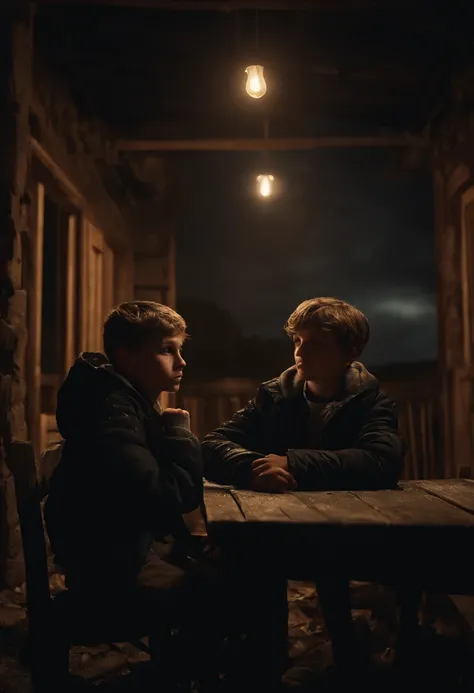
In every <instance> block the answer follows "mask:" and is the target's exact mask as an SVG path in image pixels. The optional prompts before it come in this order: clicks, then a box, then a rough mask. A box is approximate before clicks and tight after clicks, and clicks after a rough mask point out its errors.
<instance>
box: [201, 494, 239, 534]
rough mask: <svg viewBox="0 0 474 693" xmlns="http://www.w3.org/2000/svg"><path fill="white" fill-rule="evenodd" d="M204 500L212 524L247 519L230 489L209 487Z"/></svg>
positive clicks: (209, 521)
mask: <svg viewBox="0 0 474 693" xmlns="http://www.w3.org/2000/svg"><path fill="white" fill-rule="evenodd" d="M204 500H205V504H206V512H207V520H208V523H209V524H210V525H212V524H213V523H217V522H243V521H244V519H245V518H244V516H243V515H242V513H241V511H240V509H239V506H238V504H237V503H236V502H235V500H234V498H233V497H232V494H231V493H230V491H227V490H222V489H220V488H219V489H218V488H212V487H210V488H209V487H208V488H206V489H205V492H204Z"/></svg>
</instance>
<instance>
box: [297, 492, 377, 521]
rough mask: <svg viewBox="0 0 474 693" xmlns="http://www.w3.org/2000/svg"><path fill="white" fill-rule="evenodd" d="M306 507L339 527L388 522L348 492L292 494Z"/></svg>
mask: <svg viewBox="0 0 474 693" xmlns="http://www.w3.org/2000/svg"><path fill="white" fill-rule="evenodd" d="M292 495H295V496H297V498H298V499H299V500H300V501H302V502H303V503H305V504H306V505H308V507H310V508H312V509H314V510H316V511H318V512H319V513H322V514H323V515H324V516H325V517H326V518H327V519H328V521H329V522H334V523H336V524H340V525H346V524H348V523H350V524H351V525H352V524H364V525H365V524H369V525H387V524H389V521H388V520H387V518H386V517H385V516H384V515H381V514H380V512H379V511H378V510H375V509H374V508H371V507H370V506H369V505H367V503H365V502H364V501H362V500H361V499H360V498H358V497H357V496H355V495H354V494H353V493H351V492H350V491H336V492H332V491H320V492H318V493H305V492H303V491H299V492H296V493H295V494H292Z"/></svg>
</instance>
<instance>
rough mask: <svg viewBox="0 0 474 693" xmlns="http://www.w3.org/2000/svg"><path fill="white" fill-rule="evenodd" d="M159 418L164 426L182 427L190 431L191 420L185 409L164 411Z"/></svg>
mask: <svg viewBox="0 0 474 693" xmlns="http://www.w3.org/2000/svg"><path fill="white" fill-rule="evenodd" d="M161 416H162V417H163V419H162V420H163V425H164V426H182V427H183V428H187V429H188V431H189V430H190V429H191V419H190V416H189V412H188V411H186V410H185V409H165V410H164V411H163V412H162V414H161Z"/></svg>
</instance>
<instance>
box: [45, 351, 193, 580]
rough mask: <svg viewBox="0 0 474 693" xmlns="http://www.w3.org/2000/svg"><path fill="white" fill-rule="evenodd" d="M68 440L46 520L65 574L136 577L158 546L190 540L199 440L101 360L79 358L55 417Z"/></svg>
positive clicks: (88, 356)
mask: <svg viewBox="0 0 474 693" xmlns="http://www.w3.org/2000/svg"><path fill="white" fill-rule="evenodd" d="M56 418H57V423H58V427H59V432H60V433H61V435H62V437H63V439H64V441H65V442H64V446H63V450H62V454H61V459H60V462H59V464H58V466H57V468H56V469H55V471H54V472H53V475H52V477H51V480H50V487H49V495H48V498H47V501H46V505H45V520H46V526H47V530H48V535H49V538H50V541H51V546H52V549H53V552H54V553H55V556H56V561H57V562H58V563H59V564H60V565H62V566H63V567H64V568H66V570H68V569H70V570H71V571H73V570H77V569H79V570H81V571H84V570H88V568H87V566H90V568H91V570H92V571H94V572H96V573H98V572H101V571H102V572H106V573H109V572H110V571H111V572H112V573H114V574H115V577H117V576H119V575H120V574H121V575H122V576H124V575H125V574H126V573H128V574H129V575H130V576H132V575H134V574H136V573H137V572H138V571H139V569H140V567H141V565H142V563H143V560H144V559H145V556H146V554H147V551H148V549H149V546H150V543H151V541H152V540H153V539H160V538H163V537H164V536H165V535H168V534H174V535H175V536H179V535H184V534H185V533H186V529H185V525H184V523H183V520H182V517H181V515H182V513H185V512H189V511H191V510H194V509H195V508H196V507H198V505H200V504H201V502H202V496H203V490H202V463H201V452H200V445H199V441H198V440H197V439H196V438H195V437H194V436H193V435H192V433H190V431H188V430H187V429H185V428H181V427H174V428H169V429H166V428H165V427H164V426H163V424H162V421H161V416H160V414H159V412H158V411H157V410H156V409H155V408H154V407H153V405H152V403H151V402H149V401H148V400H147V399H146V398H145V397H143V396H142V395H141V394H140V393H139V392H138V391H137V390H136V389H134V388H133V387H132V385H131V384H130V383H129V382H128V381H127V380H125V379H124V378H122V377H121V376H120V375H119V374H117V373H116V372H115V371H114V369H113V367H112V366H111V364H110V363H108V361H107V360H106V358H105V357H104V356H103V355H102V354H81V355H80V356H79V358H78V359H77V361H76V363H75V364H74V365H73V367H72V368H71V370H70V371H69V374H68V376H67V378H66V380H65V381H64V383H63V385H62V387H61V389H60V391H59V395H58V406H57V412H56Z"/></svg>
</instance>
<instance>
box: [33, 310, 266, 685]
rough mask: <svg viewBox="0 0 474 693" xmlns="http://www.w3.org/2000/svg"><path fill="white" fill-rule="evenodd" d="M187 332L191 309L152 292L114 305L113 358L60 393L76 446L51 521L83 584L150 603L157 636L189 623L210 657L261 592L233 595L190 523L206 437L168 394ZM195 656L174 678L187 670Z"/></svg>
mask: <svg viewBox="0 0 474 693" xmlns="http://www.w3.org/2000/svg"><path fill="white" fill-rule="evenodd" d="M185 336H186V325H185V322H184V320H183V318H182V317H181V316H180V315H178V314H177V313H176V312H175V311H173V310H172V309H171V308H168V307H167V306H163V305H160V304H157V303H153V302H148V301H140V302H130V303H124V304H121V305H119V306H117V307H116V308H115V309H113V310H112V312H111V313H110V314H109V316H108V317H107V319H106V321H105V324H104V349H105V354H106V356H104V355H103V354H96V353H84V354H81V355H80V356H79V358H78V359H77V361H76V362H75V364H74V365H73V366H72V368H71V370H70V371H69V373H68V376H67V378H66V380H65V381H64V383H63V385H62V387H61V389H60V392H59V395H58V405H57V422H58V427H59V431H60V433H61V435H62V437H63V439H64V444H63V449H62V454H61V459H60V462H59V464H58V466H57V467H56V469H55V471H54V472H53V475H52V478H51V480H50V492H49V496H48V498H47V501H46V506H45V519H46V525H47V530H48V535H49V538H50V542H51V546H52V549H53V552H54V554H55V559H56V563H57V564H59V565H60V566H61V567H62V568H63V569H64V571H65V574H66V584H67V587H68V589H69V591H70V592H71V593H74V594H76V596H77V597H78V599H79V600H81V599H82V600H83V603H85V604H88V605H89V607H90V604H96V606H97V611H98V612H99V611H101V610H105V606H106V604H105V602H107V604H109V603H110V614H111V618H112V616H115V615H117V616H118V618H119V621H120V620H121V612H122V610H123V609H125V606H124V604H135V605H137V604H138V605H139V609H138V610H139V611H140V612H142V611H143V614H144V616H145V618H147V619H149V622H150V624H151V627H152V634H153V628H154V627H156V629H157V632H156V635H157V637H158V636H159V633H160V632H161V629H163V630H164V631H166V630H167V624H170V625H171V626H173V625H174V626H176V625H178V626H181V625H182V624H185V627H184V630H187V632H188V633H189V632H190V630H189V629H190V628H191V629H194V631H193V632H194V634H195V635H194V636H193V637H194V640H195V641H194V642H193V647H192V650H193V652H194V653H195V661H196V659H197V660H199V661H201V660H202V657H201V655H203V652H205V651H206V650H207V652H212V644H211V642H210V640H211V639H212V638H217V640H219V637H220V636H219V635H218V634H217V630H218V626H219V627H220V626H222V628H226V627H227V624H226V623H220V622H219V618H220V617H221V618H222V619H224V618H227V617H228V616H227V615H228V614H229V612H230V611H231V610H232V607H233V606H235V604H236V601H237V597H239V596H240V595H242V604H243V606H242V608H241V609H240V607H237V608H236V610H237V611H238V610H239V609H240V610H241V611H242V613H245V606H246V604H248V605H249V608H251V606H252V605H251V603H250V602H251V599H250V597H251V594H252V592H251V590H250V589H249V591H248V592H246V589H245V586H243V585H242V584H241V586H240V589H239V592H238V593H237V594H236V595H233V594H230V593H229V592H231V590H232V586H231V583H230V578H229V580H227V578H226V576H224V579H221V578H219V577H218V575H216V572H217V573H218V571H217V570H216V568H218V567H219V566H217V567H216V565H215V562H214V563H213V561H212V560H210V559H209V558H206V556H207V555H208V552H207V550H206V548H205V547H206V540H205V539H203V538H202V536H201V537H200V538H193V537H192V536H191V534H190V531H189V530H188V526H189V524H190V523H189V518H191V517H195V516H196V515H197V516H198V517H199V516H200V515H203V513H204V508H203V472H202V463H201V449H200V444H199V441H198V440H197V439H196V438H195V436H194V435H193V434H192V433H191V431H190V421H189V414H188V413H187V412H185V411H182V410H177V409H165V410H164V411H161V410H160V407H159V404H158V403H157V400H158V396H159V395H160V393H161V392H176V391H177V390H178V389H179V387H180V383H181V379H182V376H183V369H184V367H185V365H186V364H185V361H184V360H183V357H182V355H181V349H182V346H183V342H184V340H185ZM200 524H201V530H202V528H203V527H204V532H202V531H201V532H200V533H201V535H202V534H203V533H204V534H205V523H204V522H201V523H200ZM198 533H199V532H198ZM203 546H204V548H203ZM248 584H249V587H250V586H251V585H250V576H249V582H248ZM128 597H129V598H130V599H128ZM247 597H249V599H247ZM94 600H95V601H94ZM227 600H228V601H229V609H227V608H226V607H225V603H226V601H227ZM223 603H224V607H223ZM119 605H120V608H119ZM137 608H138V607H137ZM137 608H136V607H133V606H132V607H131V612H132V616H135V615H136V611H137ZM270 610H271V607H270ZM129 611H130V609H129ZM127 613H129V612H127ZM129 615H130V614H129ZM107 620H109V619H106V621H107ZM243 620H245V616H243ZM235 627H237V626H235ZM198 633H199V635H197V634H198ZM155 641H156V638H155ZM198 646H199V647H198ZM190 654H191V650H189V651H187V654H185V655H184V656H183V655H181V657H182V661H180V662H179V664H176V666H174V671H171V672H170V676H175V675H176V674H177V673H178V672H177V670H179V671H180V672H181V673H182V672H183V670H185V669H186V665H187V664H188V665H189V662H187V661H186V660H187V658H189V656H190ZM205 656H207V653H206V655H205ZM200 658H201V660H200ZM204 658H205V657H204ZM160 659H161V660H162V661H163V660H164V663H166V664H167V665H168V668H169V667H171V668H173V665H172V664H171V662H170V661H169V658H167V657H164V658H163V657H161V658H160ZM262 675H265V674H264V673H263V674H262Z"/></svg>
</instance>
